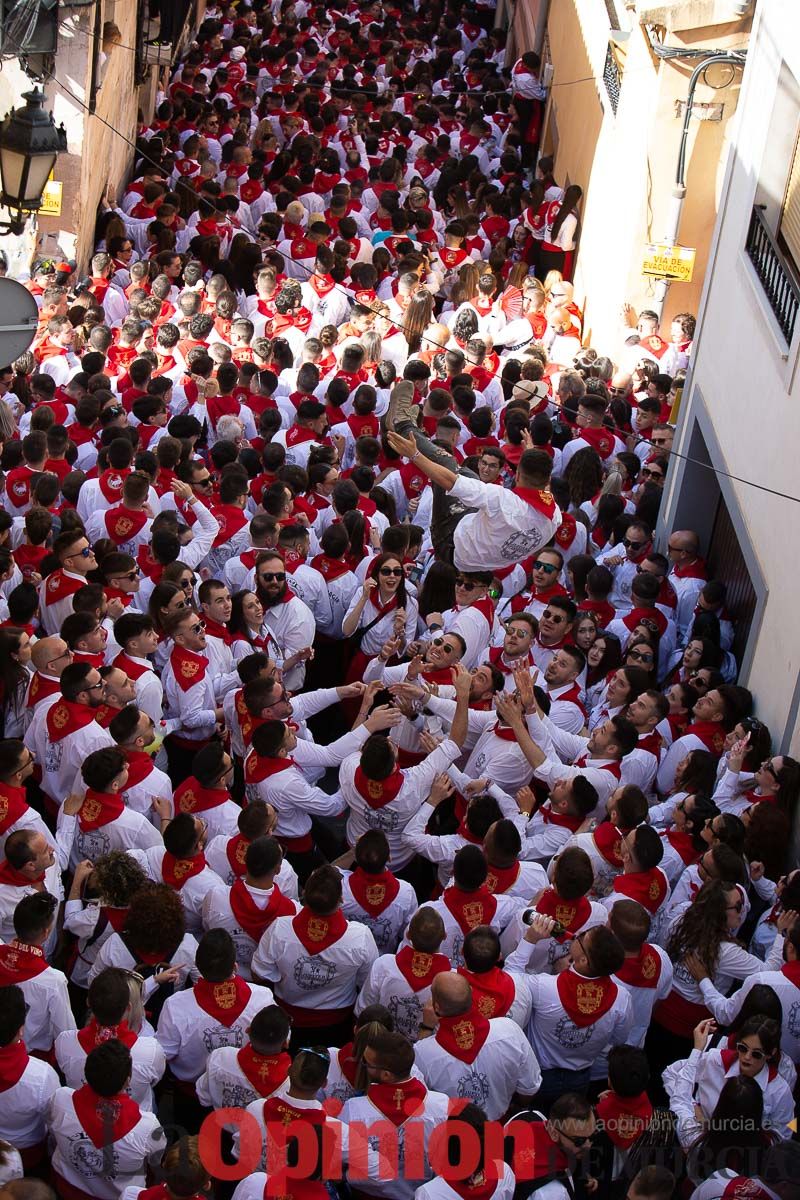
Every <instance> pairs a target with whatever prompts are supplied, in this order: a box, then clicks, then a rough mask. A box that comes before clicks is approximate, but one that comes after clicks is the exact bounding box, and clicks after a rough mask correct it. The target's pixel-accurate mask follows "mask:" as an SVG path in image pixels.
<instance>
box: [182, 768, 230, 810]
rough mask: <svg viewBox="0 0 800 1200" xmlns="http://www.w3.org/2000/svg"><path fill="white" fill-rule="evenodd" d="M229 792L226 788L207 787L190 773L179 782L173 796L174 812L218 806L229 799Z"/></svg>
mask: <svg viewBox="0 0 800 1200" xmlns="http://www.w3.org/2000/svg"><path fill="white" fill-rule="evenodd" d="M230 798H231V794H230V792H229V791H228V789H227V788H207V787H203V785H202V784H201V783H199V782H198V780H197V779H196V778H195V776H194V775H190V776H189V778H188V779H184V781H183V783H179V784H178V786H177V788H176V789H175V794H174V796H173V804H174V808H175V812H176V814H177V813H179V812H182V813H184V812H188V813H195V812H208V810H209V809H210V808H219V807H220V806H221V805H223V804H225V802H226V801H228V800H230Z"/></svg>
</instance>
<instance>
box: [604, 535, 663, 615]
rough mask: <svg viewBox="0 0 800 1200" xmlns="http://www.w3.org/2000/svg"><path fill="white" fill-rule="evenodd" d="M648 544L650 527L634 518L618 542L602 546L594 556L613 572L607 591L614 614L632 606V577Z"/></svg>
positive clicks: (649, 541)
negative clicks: (609, 589)
mask: <svg viewBox="0 0 800 1200" xmlns="http://www.w3.org/2000/svg"><path fill="white" fill-rule="evenodd" d="M652 546H653V535H652V533H651V531H650V527H649V526H648V525H645V524H644V522H643V521H639V520H636V521H632V522H631V524H630V525H629V526H628V528H627V530H626V531H625V536H624V537H623V539H622V541H621V542H618V543H617V544H616V545H615V546H611V547H610V548H609V549H608V550H604V551H603V553H602V554H599V555H598V557H597V565H598V566H601V567H608V569H609V570H610V571H611V572H612V573H613V575H614V585H613V587H612V589H611V591H610V593H609V595H608V601H609V603H610V604H611V605H613V607H614V608H615V609H616V611H617V615H618V616H619V615H621V616H624V615H625V614H626V613H628V612H630V610H631V608H632V607H633V603H632V600H631V588H632V586H633V581H634V579H635V578H636V577H637V574H638V571H639V566H640V565H641V563H643V562H644V560H645V559H646V558H647V556H648V555H649V553H650V551H651V549H652Z"/></svg>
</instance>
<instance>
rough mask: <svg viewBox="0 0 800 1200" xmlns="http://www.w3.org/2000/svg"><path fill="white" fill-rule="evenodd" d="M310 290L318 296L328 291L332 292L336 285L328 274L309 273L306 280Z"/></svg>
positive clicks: (324, 294) (325, 294)
mask: <svg viewBox="0 0 800 1200" xmlns="http://www.w3.org/2000/svg"><path fill="white" fill-rule="evenodd" d="M308 283H309V286H310V287H311V289H312V291H314V292H316V294H317V295H318V296H320V297H322V296H327V294H328V292H332V291H333V289H334V288H335V287H336V284H335V283H334V280H333V278H332V277H331V276H330V275H317V274H316V273H315V274H313V275H311V276H310V278H309V280H308Z"/></svg>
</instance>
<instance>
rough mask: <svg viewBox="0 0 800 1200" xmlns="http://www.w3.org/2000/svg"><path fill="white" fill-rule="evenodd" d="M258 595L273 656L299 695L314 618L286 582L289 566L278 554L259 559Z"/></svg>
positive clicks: (307, 657)
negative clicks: (262, 607) (287, 567)
mask: <svg viewBox="0 0 800 1200" xmlns="http://www.w3.org/2000/svg"><path fill="white" fill-rule="evenodd" d="M256 594H257V596H258V598H259V600H260V601H261V603H262V605H263V606H264V625H265V627H266V636H267V640H268V649H269V653H270V654H274V657H275V661H276V663H277V664H278V666H279V667H280V668H281V670H282V672H283V682H284V684H285V686H286V687H287V688H288V689H289V691H290V692H299V691H300V690H301V689H302V687H303V683H304V681H305V677H306V667H305V664H306V660H307V659H309V658H310V657H311V654H312V649H311V647H312V644H313V641H314V632H315V626H314V616H313V614H312V612H311V609H310V608H309V607H308V605H307V604H304V603H303V601H302V600H301V599H300V597H299V596H295V595H294V593H293V592H292V591H291V590H290V589H289V586H288V584H287V582H286V565H285V563H284V561H283V559H282V558H281V556H280V555H279V554H276V553H275V552H273V551H265V552H264V554H260V555H259V556H258V558H257V559H256Z"/></svg>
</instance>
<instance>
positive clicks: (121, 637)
mask: <svg viewBox="0 0 800 1200" xmlns="http://www.w3.org/2000/svg"><path fill="white" fill-rule="evenodd" d="M114 641H115V642H116V643H117V645H118V646H120V647H121V653H120V654H118V655H117V656H116V658H115V659H114V660H113V663H112V666H115V667H118V668H119V669H120V670H121V671H124V672H125V673H126V675H127V676H128V678H129V679H132V680H133V684H134V687H135V688H136V704H137V706H138V707H139V708H140V709H142V710H143V711H144V712H146V713H147V715H148V716H149V717H150V718H151V719H152V720H153V721H154V722H155V723H156V724H159V722H160V721H161V720H162V718H163V716H164V688H163V686H162V684H161V680H160V679H159V677H158V675H157V674H156V672H155V670H154V668H153V664H152V662H151V660H150V655H152V654H155V652H156V650H157V649H158V634H157V632H156V628H155V625H154V624H153V621H152V619H151V618H150V617H148V616H146V615H145V614H144V613H137V612H130V611H129V612H125V613H123V614H122V616H121V617H118V618H117V620H116V621H115V622H114Z"/></svg>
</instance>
